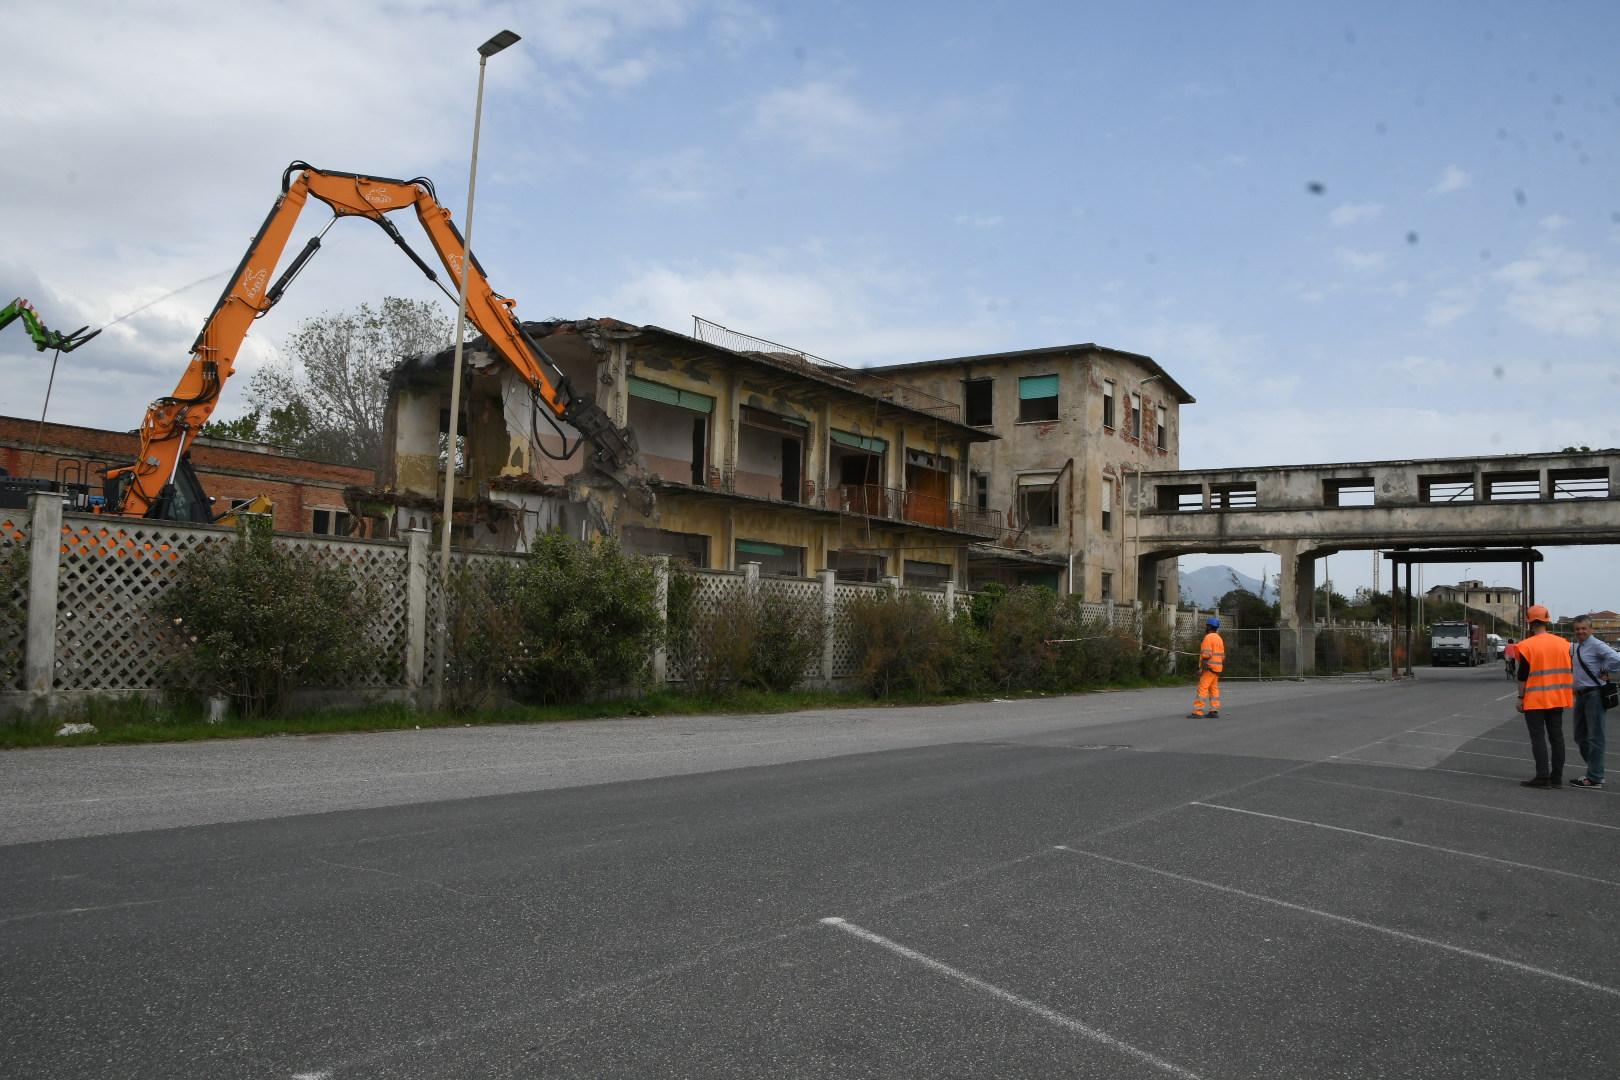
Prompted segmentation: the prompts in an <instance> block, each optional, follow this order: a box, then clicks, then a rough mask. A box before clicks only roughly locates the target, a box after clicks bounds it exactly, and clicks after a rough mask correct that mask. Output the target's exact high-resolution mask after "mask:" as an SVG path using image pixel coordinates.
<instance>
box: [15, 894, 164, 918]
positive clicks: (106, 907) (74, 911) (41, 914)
mask: <svg viewBox="0 0 1620 1080" xmlns="http://www.w3.org/2000/svg"><path fill="white" fill-rule="evenodd" d="M195 895H196V894H194V893H188V894H186V895H185V896H165V897H162V898H160V899H157V900H125V901H123V902H122V903H118V904H95V905H92V906H90V907H70V908H55V909H53V910H50V911H30V912H28V913H27V914H25V915H8V916H6V917H5V918H3V919H0V926H4V925H5V924H7V923H14V922H23V921H25V920H28V919H43V918H49V917H51V916H56V915H84V914H87V913H89V912H92V911H117V910H118V909H119V908H133V907H150V906H152V905H153V904H172V903H173V902H175V901H176V900H190V899H192V898H193V897H194V896H195Z"/></svg>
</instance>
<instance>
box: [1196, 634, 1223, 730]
mask: <svg viewBox="0 0 1620 1080" xmlns="http://www.w3.org/2000/svg"><path fill="white" fill-rule="evenodd" d="M1204 625H1205V626H1207V627H1209V633H1207V634H1205V635H1204V641H1203V643H1202V644H1201V645H1199V646H1198V696H1197V697H1195V698H1193V711H1192V712H1190V713H1188V714H1187V717H1188V719H1191V720H1201V719H1203V717H1204V706H1206V705H1207V706H1209V717H1210V719H1214V718H1215V717H1217V716H1219V715H1221V669H1222V668H1224V667H1225V666H1226V642H1224V641H1222V640H1221V635H1220V629H1221V620H1220V619H1217V618H1216V617H1215V616H1213V615H1211V616H1210V617H1209V619H1208V620H1206V621H1205V623H1204Z"/></svg>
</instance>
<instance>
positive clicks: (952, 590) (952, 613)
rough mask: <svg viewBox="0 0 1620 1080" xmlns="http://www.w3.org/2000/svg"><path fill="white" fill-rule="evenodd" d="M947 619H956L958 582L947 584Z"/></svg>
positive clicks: (948, 582) (947, 582)
mask: <svg viewBox="0 0 1620 1080" xmlns="http://www.w3.org/2000/svg"><path fill="white" fill-rule="evenodd" d="M945 617H946V618H947V619H954V618H956V582H955V581H946V582H945Z"/></svg>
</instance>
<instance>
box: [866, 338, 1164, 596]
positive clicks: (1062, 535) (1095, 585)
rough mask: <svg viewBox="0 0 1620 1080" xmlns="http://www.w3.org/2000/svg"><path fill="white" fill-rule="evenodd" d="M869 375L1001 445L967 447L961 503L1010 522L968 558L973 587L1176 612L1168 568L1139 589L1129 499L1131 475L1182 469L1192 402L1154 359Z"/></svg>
mask: <svg viewBox="0 0 1620 1080" xmlns="http://www.w3.org/2000/svg"><path fill="white" fill-rule="evenodd" d="M865 370H866V373H867V374H868V376H869V377H872V378H875V379H883V380H892V381H894V382H897V383H901V384H904V385H907V386H911V387H915V388H917V389H919V390H923V391H925V392H927V393H929V394H932V395H934V396H936V397H940V398H944V399H945V400H947V401H952V402H957V403H960V406H961V409H962V419H963V422H964V423H965V424H967V425H968V426H969V427H971V428H973V429H975V430H978V431H985V432H992V433H994V434H996V435H999V436H1000V438H999V439H997V440H987V441H984V442H980V443H974V444H973V446H972V450H971V458H970V460H969V462H968V477H967V484H968V493H969V495H968V497H969V500H970V502H971V503H972V505H974V506H976V507H978V508H980V509H983V510H987V511H998V512H999V513H1000V514H1001V515H1002V516H1003V519H1004V522H1005V524H1006V531H1005V533H1004V534H1003V536H1001V537H1000V538H998V542H997V543H994V544H982V545H979V546H977V547H976V548H975V549H974V551H973V567H974V569H973V574H972V583H973V584H974V586H975V587H976V586H977V585H978V584H982V583H985V582H988V581H1000V582H1003V583H1007V584H1047V585H1051V586H1053V587H1054V588H1057V589H1059V590H1060V591H1064V592H1072V593H1076V594H1079V595H1081V596H1082V597H1083V598H1084V599H1086V600H1088V601H1101V600H1115V601H1129V600H1141V601H1142V602H1144V603H1150V604H1151V603H1161V604H1170V605H1174V604H1175V603H1176V600H1177V588H1176V587H1177V576H1176V563H1175V561H1174V560H1165V561H1162V562H1160V563H1158V564H1157V565H1156V566H1155V567H1154V568H1153V570H1152V572H1151V574H1150V575H1147V580H1141V581H1139V580H1138V578H1139V574H1138V571H1137V558H1136V553H1135V552H1134V551H1133V550H1132V548H1131V538H1132V536H1133V533H1132V522H1131V520H1130V515H1129V512H1128V507H1127V505H1126V501H1125V493H1126V492H1127V491H1128V490H1134V477H1135V475H1136V474H1137V473H1139V472H1142V471H1151V470H1158V469H1175V468H1178V467H1179V464H1180V432H1181V406H1183V405H1188V404H1191V403H1192V402H1193V400H1194V399H1193V397H1192V395H1191V394H1189V393H1188V392H1187V391H1186V390H1185V389H1183V388H1182V387H1181V385H1180V384H1179V383H1177V382H1176V381H1175V379H1173V378H1172V377H1171V376H1170V374H1169V373H1168V372H1166V371H1165V370H1164V369H1163V368H1161V367H1160V366H1159V365H1158V364H1157V363H1156V362H1155V361H1154V360H1153V359H1152V358H1151V357H1147V356H1142V355H1138V354H1136V353H1128V352H1121V351H1119V350H1117V349H1109V348H1104V347H1102V346H1099V345H1093V344H1084V345H1065V346H1055V347H1051V348H1043V349H1027V350H1022V351H1016V352H1003V353H988V354H984V355H978V356H962V357H955V358H952V359H946V360H931V361H925V362H922V363H913V364H896V365H890V366H886V367H878V368H869V369H865ZM1009 553H1019V554H1021V555H1024V556H1028V557H1033V558H1034V559H1035V560H1038V562H1036V563H1033V564H1028V563H1026V564H1023V565H1020V564H1019V563H1017V562H1015V561H1012V560H1010V559H1009V557H1008V556H1009Z"/></svg>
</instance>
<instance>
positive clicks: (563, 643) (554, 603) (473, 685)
mask: <svg viewBox="0 0 1620 1080" xmlns="http://www.w3.org/2000/svg"><path fill="white" fill-rule="evenodd" d="M450 600H451V607H452V612H453V613H452V614H451V615H450V617H449V619H448V622H447V625H448V627H449V628H450V631H451V639H452V648H451V655H450V657H449V658H448V659H447V662H446V666H445V671H446V678H445V683H446V688H447V691H448V690H450V689H451V684H452V681H453V682H454V690H453V692H451V693H447V700H451V701H453V702H454V704H455V705H456V707H459V708H477V707H479V705H480V704H483V703H487V702H488V701H489V700H490V699H491V698H492V697H494V696H498V695H501V694H503V693H504V694H508V695H510V696H511V697H512V698H514V699H516V700H517V701H520V702H522V703H524V704H539V705H550V704H560V703H566V702H578V701H585V700H587V699H589V698H592V697H595V696H598V695H600V694H602V693H603V692H604V691H607V690H615V689H633V688H637V687H639V686H640V685H642V684H643V683H644V682H645V681H646V677H647V672H648V666H649V661H650V658H651V654H652V650H653V649H654V648H656V647H657V645H658V643H659V641H660V640H662V636H663V622H662V620H661V619H660V618H659V615H658V598H657V579H656V577H655V575H654V572H653V567H652V564H651V563H650V562H649V561H648V560H646V559H643V558H640V557H638V556H635V555H629V554H626V553H625V552H624V551H623V550H622V549H621V548H620V547H619V544H618V542H617V541H615V540H611V539H605V540H597V541H594V542H591V543H588V544H587V543H580V542H578V541H575V540H572V539H570V538H568V537H566V536H564V535H562V534H561V533H548V534H546V535H545V536H542V537H540V538H539V539H538V540H537V541H536V542H535V544H534V545H533V546H532V547H531V548H530V549H529V553H528V555H527V556H526V557H524V558H523V559H522V561H519V562H514V563H509V564H505V565H500V564H497V565H495V566H480V567H479V568H478V569H477V570H473V571H463V572H462V573H461V574H459V575H458V576H457V577H456V578H455V579H453V580H452V582H451V583H450Z"/></svg>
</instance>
